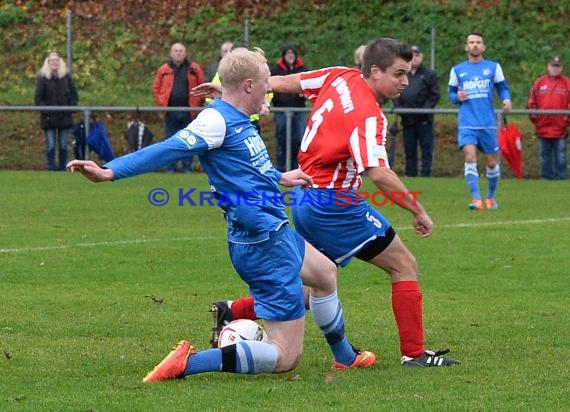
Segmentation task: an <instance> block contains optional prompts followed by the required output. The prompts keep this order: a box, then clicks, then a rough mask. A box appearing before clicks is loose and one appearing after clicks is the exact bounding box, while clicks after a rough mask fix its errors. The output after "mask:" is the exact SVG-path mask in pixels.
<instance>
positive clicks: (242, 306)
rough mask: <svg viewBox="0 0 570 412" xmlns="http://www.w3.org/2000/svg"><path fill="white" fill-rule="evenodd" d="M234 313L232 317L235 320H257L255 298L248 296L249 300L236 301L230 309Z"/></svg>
mask: <svg viewBox="0 0 570 412" xmlns="http://www.w3.org/2000/svg"><path fill="white" fill-rule="evenodd" d="M230 311H231V312H232V317H233V318H234V320H237V319H250V320H256V319H257V314H256V313H255V310H254V309H253V297H251V296H248V297H247V298H239V299H236V300H234V302H233V303H232V307H231V308H230Z"/></svg>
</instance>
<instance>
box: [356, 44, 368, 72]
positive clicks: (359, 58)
mask: <svg viewBox="0 0 570 412" xmlns="http://www.w3.org/2000/svg"><path fill="white" fill-rule="evenodd" d="M365 48H366V46H365V45H362V46H358V47H357V48H356V50H355V51H354V63H355V64H356V65H357V66H358V67H360V66H362V56H364V49H365Z"/></svg>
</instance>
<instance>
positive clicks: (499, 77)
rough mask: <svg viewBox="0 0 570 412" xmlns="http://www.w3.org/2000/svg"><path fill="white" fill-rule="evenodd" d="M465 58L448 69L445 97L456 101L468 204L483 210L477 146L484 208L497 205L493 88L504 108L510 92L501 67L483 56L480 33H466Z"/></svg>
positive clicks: (495, 127) (505, 109) (496, 143)
mask: <svg viewBox="0 0 570 412" xmlns="http://www.w3.org/2000/svg"><path fill="white" fill-rule="evenodd" d="M465 51H466V52H467V55H468V59H467V61H465V62H463V63H459V64H458V65H457V66H455V67H453V68H452V69H451V72H450V74H449V93H448V94H449V99H450V100H451V101H452V102H453V103H455V104H459V117H458V120H457V125H458V144H459V148H460V149H463V154H464V155H465V180H467V186H468V187H469V191H470V192H471V199H472V200H471V203H469V208H470V209H473V210H483V201H482V200H481V193H480V191H479V173H478V172H477V149H479V150H481V151H482V152H483V153H484V154H485V158H486V165H487V170H486V176H487V180H488V190H487V199H486V201H485V203H486V206H487V209H491V210H493V209H497V207H498V205H497V201H496V200H495V190H496V189H497V184H498V182H499V178H500V176H501V171H500V168H499V142H498V132H497V119H496V116H495V111H494V105H493V92H494V90H495V89H497V93H498V95H499V97H500V99H501V101H502V102H503V110H504V111H505V112H507V111H509V110H510V109H511V95H510V93H509V86H508V84H507V81H506V80H505V76H504V74H503V69H502V68H501V65H500V64H499V63H497V62H494V61H491V60H486V59H484V58H483V52H484V51H485V43H484V41H483V35H482V34H481V33H474V32H473V33H469V34H468V35H467V41H466V43H465Z"/></svg>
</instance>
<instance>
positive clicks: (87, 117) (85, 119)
mask: <svg viewBox="0 0 570 412" xmlns="http://www.w3.org/2000/svg"><path fill="white" fill-rule="evenodd" d="M90 122H91V110H89V109H85V110H84V111H83V124H84V125H85V153H83V158H84V159H85V160H89V145H88V144H87V136H89V127H90Z"/></svg>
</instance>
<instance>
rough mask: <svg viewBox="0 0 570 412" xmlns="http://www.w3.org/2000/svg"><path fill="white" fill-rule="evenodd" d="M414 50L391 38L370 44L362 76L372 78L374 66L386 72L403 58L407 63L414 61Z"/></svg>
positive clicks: (364, 60) (365, 54) (364, 57)
mask: <svg viewBox="0 0 570 412" xmlns="http://www.w3.org/2000/svg"><path fill="white" fill-rule="evenodd" d="M412 57H413V56H412V48H411V47H410V45H409V44H406V43H401V42H399V41H397V40H394V39H390V38H385V37H383V38H379V39H376V40H372V41H370V42H368V44H367V45H366V49H364V54H363V56H362V74H363V75H364V77H365V78H368V77H370V70H371V68H372V66H377V67H379V68H380V70H382V71H384V70H386V69H387V68H388V67H390V66H391V65H392V64H394V61H396V59H397V58H402V59H403V60H404V61H406V62H410V61H412Z"/></svg>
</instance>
